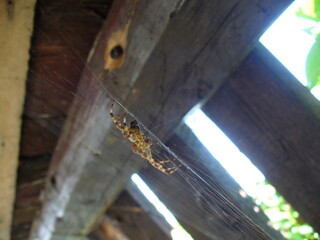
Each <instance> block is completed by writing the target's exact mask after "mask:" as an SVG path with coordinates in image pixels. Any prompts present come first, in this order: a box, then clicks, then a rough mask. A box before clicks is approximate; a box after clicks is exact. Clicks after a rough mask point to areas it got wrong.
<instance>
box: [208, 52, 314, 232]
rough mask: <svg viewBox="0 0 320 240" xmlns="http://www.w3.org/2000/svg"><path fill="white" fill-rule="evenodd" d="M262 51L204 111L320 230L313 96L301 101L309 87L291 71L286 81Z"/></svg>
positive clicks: (237, 71)
mask: <svg viewBox="0 0 320 240" xmlns="http://www.w3.org/2000/svg"><path fill="white" fill-rule="evenodd" d="M260 51H261V49H260V50H259V53H256V51H254V52H252V53H251V54H250V55H249V56H248V57H247V58H246V60H245V61H244V62H243V63H242V64H241V65H240V67H239V68H238V69H237V70H236V71H235V73H234V74H233V75H232V76H231V77H230V79H229V80H228V81H227V82H226V83H225V84H224V85H223V86H222V87H221V88H220V89H219V91H218V92H217V93H216V94H215V95H214V96H213V97H212V98H211V99H210V101H209V102H208V103H207V104H206V105H205V107H204V111H205V113H206V114H207V115H208V116H209V117H210V118H212V119H213V120H214V121H215V123H216V124H217V125H218V126H219V127H220V128H221V129H222V130H223V131H224V132H225V133H226V134H227V135H228V136H229V137H230V139H231V140H232V141H233V142H234V143H235V144H236V145H237V146H238V147H239V149H240V150H241V151H242V152H243V153H245V154H246V155H247V156H248V157H249V159H251V161H252V162H253V163H254V164H255V165H256V166H257V167H258V168H259V169H260V170H261V171H262V172H263V173H264V175H265V176H266V178H267V180H268V181H269V182H270V183H271V184H272V185H274V186H275V187H276V189H277V190H278V191H279V192H280V194H282V195H283V196H284V198H285V199H286V200H287V201H288V202H289V203H290V204H292V206H293V208H295V209H296V210H297V211H298V212H299V213H300V214H301V216H302V218H303V219H305V221H307V222H308V223H310V224H311V225H312V226H313V227H314V229H315V230H316V231H318V232H319V231H320V227H319V226H320V209H319V204H318V203H319V201H320V179H319V168H320V166H319V163H318V159H319V155H320V140H319V139H320V131H319V130H320V121H319V119H318V118H317V116H316V115H315V114H314V113H313V111H312V110H311V109H309V108H308V106H310V104H309V103H310V101H309V100H307V101H303V100H301V96H303V95H304V96H306V93H305V91H306V89H305V88H304V87H303V86H302V85H301V84H300V83H299V82H298V81H296V80H295V79H294V78H292V77H291V75H290V74H289V73H287V75H288V79H291V80H290V82H289V80H286V81H283V80H282V79H281V76H278V75H277V74H275V73H274V72H273V68H272V66H267V65H265V64H264V62H263V60H262V59H260V56H261V54H260ZM264 55H265V54H264ZM269 57H271V56H269ZM275 64H276V65H275V66H274V67H275V68H279V64H280V63H278V62H275ZM289 84H290V85H289ZM299 89H300V93H301V94H296V93H297V91H299ZM308 98H309V99H312V98H313V97H312V96H311V94H310V93H309V97H308ZM317 104H318V106H319V102H318V103H317Z"/></svg>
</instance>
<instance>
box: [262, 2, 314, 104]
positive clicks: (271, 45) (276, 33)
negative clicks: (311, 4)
mask: <svg viewBox="0 0 320 240" xmlns="http://www.w3.org/2000/svg"><path fill="white" fill-rule="evenodd" d="M306 1H307V0H296V1H294V2H293V3H292V4H291V5H290V7H289V8H288V9H287V10H286V11H285V12H284V13H283V14H282V15H281V16H280V17H279V18H278V19H277V20H276V21H275V22H274V23H273V24H272V26H271V27H270V28H269V29H268V30H267V31H266V32H265V33H264V34H263V35H262V37H261V38H260V42H261V43H262V44H263V45H264V46H265V47H266V48H267V49H268V50H269V51H270V52H271V53H272V54H273V55H274V56H275V57H276V58H277V59H278V60H279V61H280V62H281V63H282V64H283V65H284V66H285V67H286V68H287V69H288V70H289V71H290V72H291V73H292V74H293V75H294V76H295V77H296V78H297V79H298V80H299V81H300V82H301V83H302V84H303V85H305V86H306V85H307V77H306V70H305V66H306V58H307V55H308V53H309V50H310V48H311V47H312V45H313V44H314V42H315V39H314V37H312V36H311V35H309V34H308V33H306V32H305V31H304V30H303V29H306V28H308V27H310V26H312V24H314V22H313V21H311V20H307V19H303V18H299V17H296V13H295V12H296V10H297V9H298V8H299V6H302V5H303V4H304V3H306ZM311 92H312V94H313V95H315V97H317V98H318V99H319V100H320V87H319V86H318V87H316V88H314V89H313V90H312V91H311Z"/></svg>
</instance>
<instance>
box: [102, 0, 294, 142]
mask: <svg viewBox="0 0 320 240" xmlns="http://www.w3.org/2000/svg"><path fill="white" fill-rule="evenodd" d="M291 2H292V1H291V0H282V1H276V0H266V1H259V0H245V1H236V0H232V1H227V2H226V1H222V0H219V1H211V0H208V1H196V0H194V1H185V3H184V5H183V6H182V7H181V8H180V11H178V12H175V13H174V14H172V15H171V20H170V24H168V27H167V29H166V31H165V32H164V34H163V35H162V37H161V39H160V40H159V42H158V44H157V46H156V47H155V50H154V51H153V53H152V55H151V56H150V58H149V59H148V61H147V63H146V65H145V66H144V68H143V71H142V72H141V74H140V76H139V78H138V80H137V81H136V82H135V83H134V84H131V85H128V84H127V79H128V78H130V76H128V75H127V74H126V73H125V72H123V71H122V69H119V70H115V71H113V72H112V76H113V78H114V79H115V81H108V82H106V83H105V86H106V88H108V89H110V91H111V93H112V95H113V96H119V98H120V100H122V101H123V102H125V103H126V107H127V108H128V109H129V110H130V112H132V113H133V114H134V116H135V117H136V118H137V119H139V121H140V122H142V123H143V124H144V125H146V126H148V127H151V128H153V132H154V133H155V134H156V135H157V136H158V137H159V138H160V139H163V137H164V136H166V135H167V134H168V133H170V132H172V129H174V128H175V127H176V126H177V125H178V124H179V122H180V120H181V117H182V116H184V115H185V114H186V113H187V112H188V111H189V110H190V109H191V108H192V107H194V105H195V104H197V103H199V102H200V103H203V102H205V101H206V100H207V99H208V98H209V96H211V95H212V94H213V93H214V92H215V91H216V90H217V89H218V88H219V87H220V86H221V84H222V83H223V81H224V80H225V79H226V78H227V77H228V75H229V74H230V73H231V72H232V71H233V70H234V69H235V68H236V67H237V66H238V64H239V63H240V62H241V61H242V60H243V58H244V57H245V56H246V54H247V53H249V52H250V50H251V49H252V48H253V47H254V46H255V44H256V43H257V41H258V39H259V37H260V36H261V34H262V33H263V32H264V31H265V30H266V28H267V27H268V26H269V25H270V24H271V23H272V22H273V21H274V20H275V18H276V17H277V16H278V15H280V13H281V12H282V11H283V10H284V8H286V7H287V6H288V5H289V4H290V3H291ZM118 86H126V87H118ZM130 86H131V93H132V94H130V95H129V96H128V97H127V98H126V99H124V98H122V99H121V96H123V91H124V89H125V90H127V88H128V87H130ZM139 109H143V111H139ZM154 126H156V127H154Z"/></svg>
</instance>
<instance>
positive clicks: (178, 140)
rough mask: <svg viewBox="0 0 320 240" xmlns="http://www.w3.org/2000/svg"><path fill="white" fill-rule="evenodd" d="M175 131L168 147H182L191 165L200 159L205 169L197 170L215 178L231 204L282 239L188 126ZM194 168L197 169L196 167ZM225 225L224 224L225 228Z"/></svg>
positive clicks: (183, 125) (207, 176)
mask: <svg viewBox="0 0 320 240" xmlns="http://www.w3.org/2000/svg"><path fill="white" fill-rule="evenodd" d="M175 133H176V135H175V136H173V137H172V138H171V140H170V141H169V143H168V147H171V146H172V147H174V146H176V147H177V148H178V149H183V155H184V156H189V158H190V159H193V160H191V161H190V162H191V163H190V165H191V166H192V164H193V161H200V162H201V163H202V164H203V166H204V167H205V169H198V170H200V171H202V172H203V174H204V175H205V177H206V178H209V179H210V178H213V179H215V181H217V182H218V184H220V185H221V186H222V188H223V191H221V192H222V193H223V192H224V193H225V194H226V195H227V196H229V199H230V201H231V202H232V204H234V205H235V206H237V207H238V208H239V209H241V210H242V211H243V212H244V214H246V215H247V216H249V217H250V218H251V219H252V220H253V222H254V223H255V224H257V225H258V226H260V227H261V228H262V229H263V230H264V231H265V232H266V233H267V234H269V235H270V236H271V238H272V239H284V237H283V236H282V234H281V233H280V232H278V231H276V230H275V229H274V228H272V227H271V226H270V225H269V221H270V220H269V218H268V217H267V216H266V215H265V214H264V213H263V212H262V211H261V210H260V211H259V212H256V211H255V210H254V209H255V208H256V207H257V205H256V204H255V203H254V201H253V200H252V199H251V198H250V197H249V196H246V197H243V195H241V193H240V191H243V190H242V188H241V187H240V186H239V184H238V183H237V182H236V181H235V180H234V179H233V178H232V177H231V176H230V175H229V173H228V172H227V171H226V170H225V169H224V168H223V166H221V164H220V163H219V162H218V161H217V160H216V159H215V158H214V157H213V156H212V154H211V153H210V152H209V151H208V150H207V149H206V147H205V146H204V145H203V144H202V143H201V142H200V141H199V140H198V138H197V137H196V136H195V135H194V134H193V132H192V131H191V129H190V128H189V127H188V126H186V125H185V124H182V125H181V126H180V127H179V128H177V129H176V131H175ZM180 152H181V150H180ZM195 169H197V167H196V168H195ZM227 227H228V226H227V225H226V228H227Z"/></svg>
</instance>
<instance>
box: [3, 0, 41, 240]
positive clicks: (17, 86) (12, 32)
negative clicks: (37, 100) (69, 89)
mask: <svg viewBox="0 0 320 240" xmlns="http://www.w3.org/2000/svg"><path fill="white" fill-rule="evenodd" d="M34 6H35V1H34V0H32V1H1V2H0V25H1V28H0V36H1V37H0V52H1V57H0V83H1V93H0V166H1V167H0V192H1V198H0V240H7V239H9V238H10V226H11V220H12V211H13V203H14V198H15V186H16V178H17V166H18V155H19V142H20V128H21V115H22V109H23V104H24V97H25V86H26V79H27V70H28V61H29V48H30V39H31V34H32V29H33V28H32V26H33V15H34Z"/></svg>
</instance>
